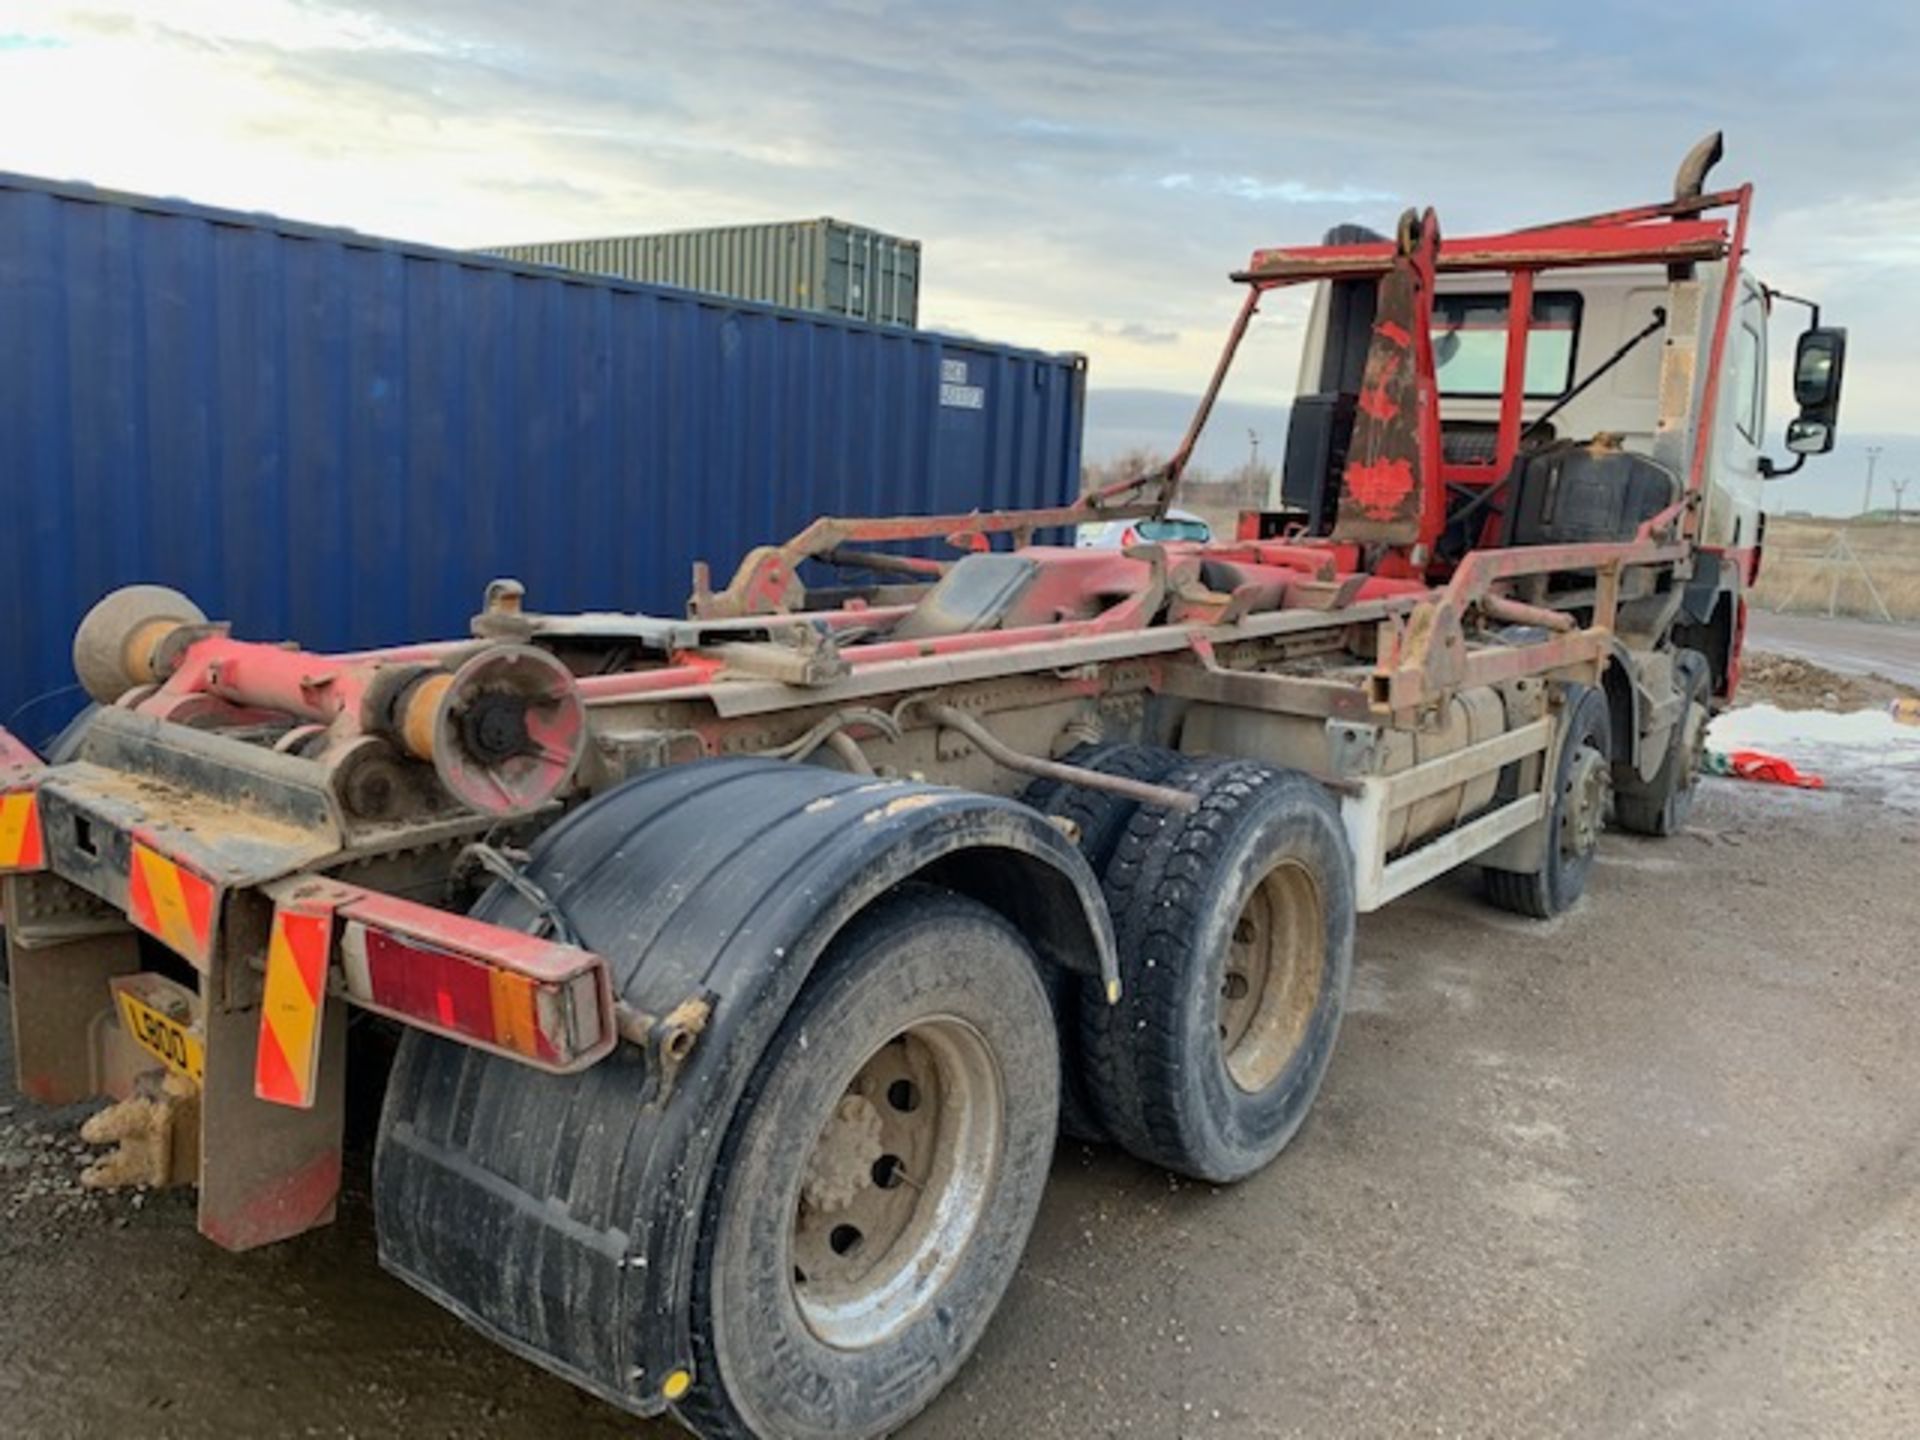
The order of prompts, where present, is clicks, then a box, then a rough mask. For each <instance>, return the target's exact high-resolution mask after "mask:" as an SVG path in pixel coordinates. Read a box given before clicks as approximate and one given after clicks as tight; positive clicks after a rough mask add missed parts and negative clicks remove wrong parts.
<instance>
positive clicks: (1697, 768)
mask: <svg viewBox="0 0 1920 1440" xmlns="http://www.w3.org/2000/svg"><path fill="white" fill-rule="evenodd" d="M1706 761H1707V707H1706V706H1704V705H1700V704H1696V703H1694V702H1692V701H1689V702H1688V704H1687V717H1686V720H1685V721H1684V722H1683V724H1682V725H1681V730H1680V774H1679V776H1678V777H1677V781H1678V784H1677V787H1676V788H1678V789H1680V790H1691V789H1692V788H1693V787H1694V784H1695V782H1696V781H1698V780H1699V778H1700V772H1701V771H1703V770H1705V769H1706V768H1707V766H1706Z"/></svg>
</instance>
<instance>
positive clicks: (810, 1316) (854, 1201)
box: [788, 1015, 1006, 1350]
mask: <svg viewBox="0 0 1920 1440" xmlns="http://www.w3.org/2000/svg"><path fill="white" fill-rule="evenodd" d="M1005 1123H1006V1102H1005V1094H1004V1086H1003V1084H1002V1081H1001V1076H1000V1067H999V1065H998V1064H997V1063H996V1061H995V1060H994V1057H993V1051H992V1050H991V1048H990V1047H989V1046H988V1045H987V1042H986V1039H985V1037H984V1036H982V1035H981V1033H980V1032H979V1031H978V1030H977V1029H975V1028H974V1027H973V1026H972V1025H970V1024H968V1023H967V1022H966V1021H964V1020H960V1019H958V1018H955V1017H953V1016H945V1015H943V1016H936V1017H932V1018H929V1019H926V1020H920V1021H916V1022H915V1023H914V1024H912V1025H910V1026H908V1027H907V1028H906V1029H904V1030H903V1031H901V1032H900V1033H899V1034H898V1035H896V1036H894V1037H893V1038H892V1039H890V1040H888V1041H887V1042H886V1043H885V1044H884V1045H882V1046H880V1047H879V1048H878V1049H877V1050H875V1051H874V1052H873V1053H872V1054H870V1055H869V1056H867V1058H866V1059H865V1060H864V1061H862V1062H861V1064H860V1066H859V1067H858V1069H856V1070H855V1072H854V1073H853V1075H852V1076H851V1077H850V1078H849V1079H848V1081H847V1084H846V1086H845V1088H844V1089H843V1090H842V1092H841V1094H840V1097H839V1099H838V1100H836V1101H835V1104H834V1109H833V1112H832V1113H831V1114H830V1115H829V1116H828V1117H827V1120H826V1122H825V1123H824V1124H823V1125H822V1126H821V1128H820V1133H819V1135H818V1136H817V1137H816V1139H815V1141H814V1145H813V1149H812V1151H811V1152H810V1153H809V1154H808V1156H807V1161H806V1164H805V1166H804V1167H803V1168H802V1170H801V1180H800V1193H799V1195H798V1197H797V1198H796V1201H795V1205H794V1216H793V1223H792V1224H791V1226H790V1227H789V1231H788V1246H789V1251H790V1260H791V1263H790V1265H789V1276H790V1280H789V1283H790V1285H791V1287H792V1293H793V1298H794V1303H795V1306H796V1307H797V1308H798V1310H799V1312H800V1318H801V1320H802V1321H803V1322H804V1323H805V1324H806V1326H807V1328H808V1329H809V1330H811V1331H812V1332H813V1333H814V1335H815V1336H817V1337H818V1338H819V1339H820V1340H822V1341H823V1342H825V1343H826V1344H828V1345H832V1346H835V1347H837V1348H839V1349H843V1350H860V1349H866V1348H869V1347H871V1346H874V1345H878V1344H881V1343H883V1342H885V1341H887V1340H890V1339H892V1338H893V1337H894V1336H896V1335H898V1334H899V1333H900V1332H901V1331H902V1330H904V1329H906V1328H907V1327H908V1326H909V1325H911V1324H912V1323H913V1322H914V1320H915V1319H917V1318H918V1317H919V1315H920V1314H921V1312H922V1311H924V1310H925V1309H926V1307H927V1306H928V1305H929V1304H931V1303H932V1301H933V1299H934V1297H935V1296H936V1295H938V1294H939V1292H940V1290H941V1289H942V1287H943V1286H945V1284H946V1283H947V1281H948V1280H949V1279H951V1278H952V1275H953V1272H954V1271H955V1270H956V1269H957V1268H958V1266H959V1264H960V1260H961V1258H962V1256H963V1255H964V1254H965V1252H966V1249H967V1246H968V1244H969V1242H970V1241H971V1240H972V1239H973V1236H974V1234H975V1232H976V1231H977V1230H978V1229H979V1227H980V1222H981V1219H982V1217H983V1216H984V1215H985V1213H986V1209H987V1204H988V1200H989V1198H990V1197H991V1195H992V1193H993V1186H994V1181H995V1178H996V1177H997V1175H998V1173H999V1167H1000V1154H1001V1149H1002V1136H1003V1132H1004V1129H1005Z"/></svg>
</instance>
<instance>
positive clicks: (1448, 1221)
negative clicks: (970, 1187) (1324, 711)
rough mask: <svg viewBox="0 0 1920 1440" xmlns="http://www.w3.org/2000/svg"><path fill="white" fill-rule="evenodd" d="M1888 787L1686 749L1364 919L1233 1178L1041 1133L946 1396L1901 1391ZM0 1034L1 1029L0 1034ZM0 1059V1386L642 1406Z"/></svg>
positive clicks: (208, 1410) (242, 1426)
mask: <svg viewBox="0 0 1920 1440" xmlns="http://www.w3.org/2000/svg"><path fill="white" fill-rule="evenodd" d="M1917 866H1920V822H1916V819H1915V817H1914V816H1912V815H1909V814H1902V813H1900V812H1898V811H1895V810H1891V809H1888V808H1886V807H1884V806H1882V805H1880V804H1879V803H1877V802H1876V801H1875V799H1874V798H1873V795H1872V793H1871V792H1870V791H1866V790H1853V789H1851V788H1849V787H1847V786H1844V785H1843V786H1841V787H1840V788H1838V789H1836V790H1831V791H1827V792H1822V793H1817V794H1807V793H1795V792H1782V791H1775V790H1770V789H1767V788H1765V787H1757V786H1745V785H1741V784H1738V783H1736V782H1730V781H1709V782H1707V786H1706V789H1705V791H1704V793H1703V796H1702V799H1701V803H1700V804H1699V806H1698V807H1697V809H1696V811H1695V821H1694V826H1693V828H1692V830H1691V831H1690V832H1689V833H1688V834H1686V835H1684V836H1681V837H1679V838H1677V839H1674V840H1671V841H1666V842H1651V841H1636V840H1632V839H1629V838H1626V837H1621V836H1610V837H1609V838H1608V840H1607V841H1606V843H1605V846H1604V849H1603V851H1602V855H1601V863H1600V864H1599V866H1598V867H1597V868H1596V870H1595V872H1594V877H1593V882H1592V884H1591V886H1590V889H1589V893H1588V896H1587V898H1586V900H1584V901H1583V902H1582V904H1581V905H1580V906H1579V907H1578V908H1577V909H1576V910H1575V911H1574V912H1573V913H1572V914H1570V915H1568V916H1565V917H1562V918H1561V919H1560V920H1558V921H1554V922H1549V923H1547V924H1533V923H1529V922H1525V921H1521V920H1518V919H1515V918H1512V917H1509V916H1504V915H1501V914H1499V913H1497V912H1494V911H1492V910H1490V909H1488V908H1486V907H1485V906H1483V905H1482V904H1481V903H1480V902H1479V901H1478V900H1477V899H1476V898H1475V896H1474V893H1473V889H1472V887H1471V884H1470V883H1469V882H1468V881H1467V880H1465V879H1448V880H1443V881H1441V882H1439V883H1437V884H1436V885H1433V886H1430V887H1428V888H1427V890H1425V891H1423V892H1421V893H1419V894H1416V895H1414V896H1411V897H1409V898H1408V899H1406V900H1404V901H1402V902H1400V903H1399V904H1397V905H1395V906H1393V907H1391V908H1390V909H1389V910H1387V911H1386V912H1383V913H1382V914H1380V915H1378V916H1374V917H1370V918H1368V919H1366V920H1364V921H1363V922H1362V925H1361V928H1360V935H1359V959H1358V968H1357V972H1356V980H1355V988H1354V992H1353V997H1352V1007H1351V1011H1350V1014H1349V1019H1348V1022H1347V1028H1346V1031H1345V1033H1344V1035H1343V1037H1342V1041H1341V1047H1340V1052H1339V1054H1338V1056H1337V1057H1336V1059H1335V1061H1334V1065H1333V1069H1332V1073H1331V1075H1330V1077H1329V1079H1328V1082H1327V1086H1326V1089H1325V1091H1324V1092H1323V1094H1322V1097H1321V1100H1320V1103H1319V1106H1318V1108H1317V1109H1316V1111H1315V1114H1314V1117H1313V1119H1312V1120H1311V1121H1310V1122H1309V1124H1308V1125H1307V1127H1306V1129H1305V1130H1304V1131H1303V1132H1302V1134H1301V1136H1300V1138H1299V1140H1298V1141H1297V1142H1296V1143H1295V1144H1294V1145H1293V1147H1292V1148H1291V1149H1290V1150H1289V1151H1288V1152H1287V1154H1286V1155H1285V1156H1284V1157H1282V1159H1281V1160H1280V1162H1279V1163H1277V1164H1276V1165H1275V1166H1273V1167H1272V1168H1271V1169H1270V1170H1269V1171H1267V1172H1266V1173H1265V1174H1263V1175H1261V1176H1259V1177H1257V1178H1256V1179H1254V1180H1252V1181H1250V1182H1248V1183H1246V1184H1244V1185H1241V1186H1239V1187H1236V1188H1234V1189H1231V1190H1224V1191H1223V1190H1216V1189H1214V1188H1212V1187H1209V1186H1204V1185H1192V1184H1188V1183H1184V1182H1178V1181H1174V1180H1171V1179H1169V1178H1168V1177H1167V1176H1166V1175H1164V1174H1162V1173H1160V1172H1157V1171H1154V1170H1151V1169H1149V1168H1147V1167H1144V1166H1141V1165H1137V1164H1135V1163H1133V1162H1132V1161H1129V1160H1127V1159H1126V1158H1124V1157H1122V1156H1119V1155H1117V1154H1114V1153H1110V1152H1106V1151H1102V1150H1095V1149H1089V1148H1086V1147H1082V1146H1078V1145H1069V1146H1065V1147H1063V1149H1062V1152H1061V1154H1060V1156H1059V1159H1058V1160H1057V1162H1056V1165H1055V1176H1054V1184H1053V1187H1052V1190H1051V1192H1050V1194H1049V1197H1048V1200H1047V1204H1046V1207H1045V1209H1044V1211H1043V1213H1042V1216H1041V1221H1040V1226H1039V1230H1038V1233H1037V1234H1036V1236H1035V1240H1034V1244H1033V1247H1032V1250H1031V1251H1030V1253H1029V1255H1028V1258H1027V1261H1026V1264H1025V1266H1024V1268H1023V1270H1022V1272H1021V1275H1020V1277H1019V1279H1018V1280H1017V1281H1016V1283H1015V1285H1014V1288H1013V1291H1012V1293H1011V1295H1010V1297H1009V1299H1008V1302H1007V1304H1006V1306H1005V1307H1004V1309H1003V1310H1002V1312H1001V1314H1000V1317H999V1319H998V1321H997V1323H996V1324H995V1326H994V1328H993V1330H992V1332H991V1333H990V1335H989V1337H988V1339H987V1341H986V1343H985V1345H984V1346H983V1347H982V1350H981V1352H980V1354H979V1356H978V1358H977V1359H976V1360H975V1361H974V1362H973V1364H971V1365H970V1366H969V1367H968V1368H967V1370H966V1372H965V1373H964V1374H963V1375H962V1377H961V1379H960V1381H959V1382H958V1383H957V1384H956V1385H955V1386H954V1387H953V1388H952V1390H951V1391H949V1393H948V1394H947V1395H946V1396H945V1397H943V1398H942V1400H941V1401H940V1402H939V1403H938V1404H936V1406H935V1407H934V1408H933V1409H932V1410H931V1411H930V1412H929V1413H928V1414H927V1415H926V1417H924V1419H923V1420H921V1421H920V1422H919V1423H918V1424H917V1425H915V1426H914V1427H912V1429H911V1432H910V1434H911V1435H912V1436H913V1437H914V1440H943V1437H962V1436H982V1435H985V1436H1006V1435H1020V1436H1027V1437H1036V1436H1037V1437H1049V1436H1062V1437H1065V1436H1110V1435H1141V1436H1171V1435H1193V1436H1216V1435H1217V1436H1256V1437H1268V1436H1274V1437H1278V1436H1293V1435H1299V1436H1324V1435H1331V1434H1341V1435H1363V1436H1402V1435H1404V1436H1413V1435H1421V1436H1434V1435H1446V1436H1451V1435H1472V1436H1483V1435H1542V1434H1559V1435H1582V1436H1588V1435H1590V1436H1609V1437H1612V1436H1653V1435H1667V1434H1680V1435H1687V1436H1728V1437H1732V1436H1742V1437H1746V1436H1756V1435H1763V1436H1797V1435H1806V1436H1833V1435H1842V1434H1844V1435H1848V1436H1853V1437H1876V1436H1887V1437H1896V1436H1897V1437H1908V1436H1912V1435H1915V1434H1920V1246H1916V1243H1915V1242H1916V1239H1917V1238H1920V1148H1917V1147H1916V1138H1917V1136H1920V1110H1917V1109H1916V1107H1915V1105H1914V1101H1913V1097H1914V1095H1915V1094H1916V1093H1920V1049H1917V1048H1916V1047H1915V1046H1914V1044H1913V1036H1914V1035H1915V1034H1916V1033H1920V994H1917V992H1916V986H1915V983H1914V981H1915V976H1914V967H1915V961H1916V959H1920V886H1916V885H1915V884H1914V883H1913V882H1914V877H1915V874H1916V873H1917V872H1916V867H1917ZM6 1069H7V1071H8V1072H9V1073H10V1072H11V1062H10V1060H8V1061H7V1063H6ZM80 1115H81V1112H48V1111H43V1110H38V1109H35V1108H32V1107H29V1106H26V1105H24V1104H22V1103H21V1102H20V1101H19V1100H18V1099H17V1097H15V1096H14V1095H12V1093H11V1091H10V1089H8V1090H0V1217H4V1224H0V1282H3V1283H0V1430H4V1432H5V1433H8V1434H12V1435H21V1436H96V1435H109V1434H113V1435H125V1434H133V1435H140V1436H152V1437H181V1440H186V1437H198V1436H221V1437H233V1436H249V1437H255V1436H257V1437H281V1436H286V1437H297V1436H327V1437H339V1436H384V1435H393V1434H405V1435H408V1436H409V1437H420V1440H427V1437H442V1436H445V1437H455V1436H458V1437H519V1436H544V1435H560V1434H565V1435H567V1436H569V1437H578V1440H593V1437H598V1436H614V1435H623V1436H634V1435H649V1434H660V1435H668V1434H673V1433H678V1432H675V1431H673V1430H672V1429H671V1428H670V1427H664V1426H663V1427H658V1428H657V1429H654V1428H650V1427H647V1426H644V1425H638V1424H636V1423H635V1422H632V1421H630V1420H627V1419H626V1418H624V1417H622V1416H619V1415H617V1414H615V1413H614V1412H612V1411H610V1410H608V1409H606V1408H604V1407H602V1406H600V1405H598V1404H596V1403H594V1402H592V1401H589V1400H586V1399H583V1398H581V1397H579V1396H577V1395H576V1394H574V1393H573V1392H572V1391H570V1390H569V1389H568V1388H567V1387H566V1386H564V1385H562V1384H560V1383H559V1382H557V1381H554V1380H552V1379H549V1378H548V1377H546V1376H545V1375H543V1374H541V1373H540V1372H538V1371H536V1370H534V1369H532V1368H530V1367H528V1366H526V1365H524V1364H522V1363H520V1362H519V1361H517V1360H514V1359H512V1358H510V1357H507V1356H505V1355H503V1354H500V1353H498V1352H496V1351H494V1350H493V1349H491V1348H490V1347H489V1346H487V1345H486V1344H485V1343H483V1342H482V1341H480V1340H479V1339H478V1338H477V1337H474V1336H472V1335H470V1334H469V1333H468V1332H466V1331H464V1330H463V1329H462V1328H461V1327H460V1326H459V1325H458V1324H457V1323H455V1322H454V1321H452V1320H451V1319H449V1318H447V1317H445V1316H443V1315H442V1314H440V1313H439V1312H438V1311H437V1310H435V1309H434V1308H433V1307H432V1306H430V1305H428V1304H427V1303H425V1302H424V1301H421V1300H419V1299H418V1298H416V1297H415V1296H413V1295H412V1294H411V1293H410V1292H408V1291H406V1290H405V1289H403V1288H402V1287H401V1286H400V1285H399V1284H397V1283H396V1282H393V1281H391V1280H389V1279H387V1278H386V1277H385V1276H383V1275H382V1274H381V1273H380V1272H379V1270H378V1269H377V1267H376V1266H375V1264H374V1259H373V1244H372V1236H371V1233H370V1229H369V1225H368V1220H367V1210H366V1201H365V1194H364V1185H365V1157H364V1155H360V1156H357V1157H355V1159H354V1161H353V1162H351V1173H350V1177H349V1184H350V1187H352V1188H351V1189H350V1193H349V1195H348V1197H347V1202H346V1205H345V1207H344V1208H345V1214H344V1216H343V1220H342V1223H341V1224H339V1225H338V1226H336V1227H334V1228H333V1229H331V1230H329V1231H327V1232H324V1233H319V1234H315V1235H311V1236H308V1237H305V1238H303V1239H301V1240H299V1241H296V1242H293V1243H291V1244H288V1245H284V1246H279V1247H275V1248H273V1249H269V1250H267V1251H263V1252H259V1253H256V1254H252V1255H244V1256H234V1255H227V1254H223V1253H221V1252H220V1251H217V1250H215V1249H214V1248H213V1247H211V1246H210V1245H207V1244H205V1243H203V1242H201V1241H199V1240H198V1239H196V1238H195V1236H194V1235H193V1233H192V1218H191V1209H190V1205H189V1203H188V1200H187V1199H186V1198H185V1197H184V1196H182V1195H179V1194H175V1193H164V1194H156V1195H152V1196H140V1195H115V1196H108V1197H98V1196H91V1195H87V1194H84V1193H83V1192H81V1191H80V1190H79V1189H78V1187H77V1185H76V1183H75V1177H76V1176H77V1174H78V1171H79V1168H80V1157H79V1155H78V1154H77V1153H76V1146H75V1137H76V1131H77V1126H78V1122H79V1119H80Z"/></svg>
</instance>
